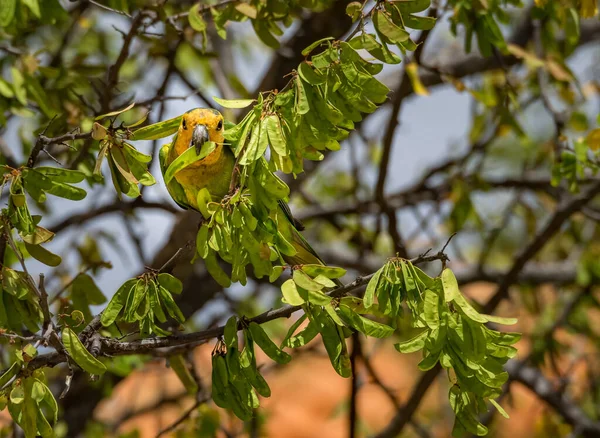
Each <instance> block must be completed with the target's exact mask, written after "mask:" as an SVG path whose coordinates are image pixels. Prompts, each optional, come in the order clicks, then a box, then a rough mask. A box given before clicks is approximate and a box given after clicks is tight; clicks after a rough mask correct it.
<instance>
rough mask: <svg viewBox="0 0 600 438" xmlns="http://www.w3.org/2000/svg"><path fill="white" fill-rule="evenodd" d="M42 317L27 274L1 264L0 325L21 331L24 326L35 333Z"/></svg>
mask: <svg viewBox="0 0 600 438" xmlns="http://www.w3.org/2000/svg"><path fill="white" fill-rule="evenodd" d="M42 319H43V315H42V309H41V307H40V302H39V297H38V296H37V295H36V294H35V292H34V291H33V290H32V288H31V284H30V282H29V281H28V277H27V274H26V273H25V272H21V271H15V270H13V269H11V268H9V267H7V266H3V267H2V269H1V270H0V327H1V328H2V329H8V330H11V331H13V332H15V333H22V331H23V326H25V327H26V328H27V330H29V331H30V332H32V333H35V332H37V331H38V330H39V329H40V323H41V321H42Z"/></svg>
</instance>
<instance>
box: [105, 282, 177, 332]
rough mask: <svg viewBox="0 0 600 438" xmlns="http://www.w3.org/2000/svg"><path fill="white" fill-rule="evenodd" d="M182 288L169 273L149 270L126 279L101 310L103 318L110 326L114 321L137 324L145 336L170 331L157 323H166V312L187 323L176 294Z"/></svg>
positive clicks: (107, 325) (106, 324) (106, 325)
mask: <svg viewBox="0 0 600 438" xmlns="http://www.w3.org/2000/svg"><path fill="white" fill-rule="evenodd" d="M182 290H183V285H182V284H181V281H179V280H178V279H177V278H175V277H173V276H172V275H171V274H167V273H164V272H163V273H156V272H153V271H151V272H147V273H145V274H143V275H141V276H140V277H137V278H132V279H130V280H127V281H126V282H125V283H123V284H122V285H121V287H120V288H119V289H118V290H117V292H116V293H115V294H114V295H113V297H112V298H111V300H110V302H109V303H108V305H107V306H106V308H105V309H104V311H103V312H102V317H101V319H100V321H101V322H102V325H103V326H104V327H109V326H110V325H112V324H113V323H114V322H115V321H116V322H124V323H137V324H138V326H139V330H140V333H141V335H142V336H143V337H147V336H150V335H151V334H153V333H154V334H156V335H158V336H168V335H170V333H169V332H168V331H166V330H164V329H162V328H161V327H160V326H159V325H158V324H159V323H165V322H167V315H169V316H170V317H171V318H173V319H174V320H175V321H177V322H178V323H180V324H182V323H183V322H185V318H184V316H183V314H182V313H181V310H180V309H179V307H178V306H177V304H176V303H175V301H174V300H173V294H180V293H181V292H182Z"/></svg>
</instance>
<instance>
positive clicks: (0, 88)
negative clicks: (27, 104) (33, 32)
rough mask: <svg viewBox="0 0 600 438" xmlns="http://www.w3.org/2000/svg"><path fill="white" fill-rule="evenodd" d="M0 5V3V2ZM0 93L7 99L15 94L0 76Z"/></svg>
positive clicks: (0, 10) (0, 18) (0, 8)
mask: <svg viewBox="0 0 600 438" xmlns="http://www.w3.org/2000/svg"><path fill="white" fill-rule="evenodd" d="M0 5H1V2H0ZM2 12H5V11H3V10H2V6H0V14H1V13H2ZM1 20H2V17H1V16H0V21H1ZM0 27H2V24H0ZM0 95H2V96H4V97H6V98H8V99H11V98H12V97H14V95H15V93H14V92H13V88H12V85H11V84H10V83H9V82H8V81H6V80H5V79H3V78H0Z"/></svg>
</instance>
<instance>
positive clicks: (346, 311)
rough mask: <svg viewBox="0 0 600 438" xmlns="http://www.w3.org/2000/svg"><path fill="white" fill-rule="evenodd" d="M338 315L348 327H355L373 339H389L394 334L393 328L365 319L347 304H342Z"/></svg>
mask: <svg viewBox="0 0 600 438" xmlns="http://www.w3.org/2000/svg"><path fill="white" fill-rule="evenodd" d="M338 314H339V315H340V317H341V318H342V320H343V321H344V323H345V324H346V325H347V326H349V327H353V328H355V329H356V330H358V331H359V332H361V333H364V334H365V335H367V336H371V337H373V338H387V337H388V336H390V335H392V333H394V329H393V328H392V327H389V326H387V325H385V324H381V323H379V322H376V321H372V320H370V319H368V318H365V317H364V316H362V315H359V314H358V313H356V312H354V311H353V310H352V309H351V308H350V307H348V306H346V305H345V304H340V306H339V307H338Z"/></svg>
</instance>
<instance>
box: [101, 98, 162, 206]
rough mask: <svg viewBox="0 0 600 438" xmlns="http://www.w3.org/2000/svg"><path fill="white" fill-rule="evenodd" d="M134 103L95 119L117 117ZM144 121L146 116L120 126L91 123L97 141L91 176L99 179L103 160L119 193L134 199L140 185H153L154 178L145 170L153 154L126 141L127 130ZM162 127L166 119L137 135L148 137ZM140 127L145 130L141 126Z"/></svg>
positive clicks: (129, 133)
mask: <svg viewBox="0 0 600 438" xmlns="http://www.w3.org/2000/svg"><path fill="white" fill-rule="evenodd" d="M133 106H134V104H131V105H129V106H128V107H127V108H124V109H122V110H119V111H114V112H112V113H108V114H104V115H102V116H98V117H96V120H101V119H105V118H109V117H117V116H119V115H120V114H122V113H125V112H127V111H129V110H130V109H132V108H133ZM145 121H146V116H144V117H142V118H141V119H139V120H138V121H136V122H134V123H132V124H130V125H121V126H120V127H119V128H114V127H113V126H112V123H111V125H110V126H108V127H105V126H103V125H101V124H100V123H98V122H95V123H94V127H93V130H92V137H93V138H94V139H95V140H98V141H100V151H99V153H98V158H97V160H96V164H95V167H94V178H95V179H96V180H102V163H103V162H104V159H106V161H107V163H108V168H109V169H110V174H111V176H112V182H113V186H114V188H115V190H116V192H117V195H119V196H120V195H121V194H125V195H126V196H129V197H131V198H137V197H138V196H140V189H139V185H140V184H142V185H144V186H151V185H154V184H156V180H155V179H154V177H153V176H152V174H151V173H150V172H149V171H148V163H149V162H150V161H151V160H152V157H151V156H149V155H146V154H143V153H141V152H139V151H138V150H137V149H135V148H134V147H133V146H132V145H130V144H129V143H127V141H126V139H127V138H128V137H129V136H131V131H130V129H132V128H135V127H136V126H138V125H140V124H142V123H143V122H145ZM164 126H169V125H168V121H167V122H163V123H161V124H160V125H159V126H155V127H153V128H152V130H149V129H146V130H145V133H140V134H139V137H141V138H144V139H146V138H150V137H152V135H153V134H154V135H155V134H156V132H163V131H162V130H163V129H164ZM141 130H144V128H142V129H141ZM167 132H169V131H167Z"/></svg>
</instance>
